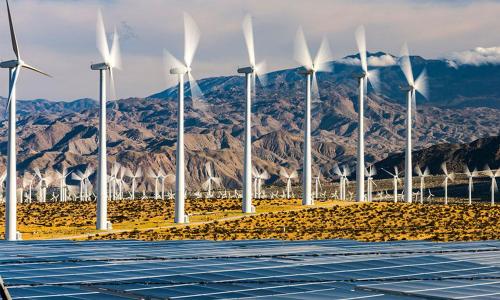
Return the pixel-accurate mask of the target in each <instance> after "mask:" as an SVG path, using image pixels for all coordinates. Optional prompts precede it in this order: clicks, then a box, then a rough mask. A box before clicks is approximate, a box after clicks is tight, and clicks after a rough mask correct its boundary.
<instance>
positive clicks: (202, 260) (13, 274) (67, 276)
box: [0, 240, 500, 299]
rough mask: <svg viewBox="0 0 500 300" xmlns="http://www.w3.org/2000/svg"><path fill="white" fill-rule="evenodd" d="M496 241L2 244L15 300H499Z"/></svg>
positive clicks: (1, 259)
mask: <svg viewBox="0 0 500 300" xmlns="http://www.w3.org/2000/svg"><path fill="white" fill-rule="evenodd" d="M499 251H500V241H484V242H467V243H464V242H455V243H434V242H425V241H403V242H383V243H362V242H356V241H349V240H324V241H276V240H256V241H230V242H227V241H226V242H211V241H165V242H143V241H88V242H73V241H24V242H0V253H1V255H0V275H1V276H2V277H3V279H4V281H5V284H6V286H7V288H8V290H9V292H10V294H11V296H12V298H13V299H255V298H257V299H365V298H369V299H422V297H424V298H435V299H499V298H500V252H499Z"/></svg>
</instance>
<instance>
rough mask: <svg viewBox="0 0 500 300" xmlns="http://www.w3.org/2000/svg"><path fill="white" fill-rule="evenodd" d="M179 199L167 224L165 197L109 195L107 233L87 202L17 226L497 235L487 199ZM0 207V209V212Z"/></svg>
mask: <svg viewBox="0 0 500 300" xmlns="http://www.w3.org/2000/svg"><path fill="white" fill-rule="evenodd" d="M186 204H187V205H186V208H187V212H188V213H189V214H190V215H191V217H190V219H191V224H188V225H175V224H174V223H173V211H174V207H173V202H172V201H159V200H146V201H144V200H143V201H140V200H136V201H111V202H110V204H109V216H110V220H111V222H112V223H113V231H111V232H110V233H105V232H98V231H96V230H95V228H94V224H95V203H91V202H88V203H75V202H66V203H44V204H41V203H36V204H26V205H19V209H18V214H19V230H20V231H21V232H22V233H23V238H24V239H47V238H63V237H64V238H74V239H143V240H165V239H211V240H234V239H268V238H276V239H292V240H297V239H331V238H349V239H356V240H362V241H387V240H415V239H429V240H436V241H456V240H485V239H499V238H500V228H499V227H498V223H499V221H500V220H499V219H500V208H499V207H498V206H491V205H488V204H475V205H464V204H453V205H447V206H445V205H441V204H425V205H421V204H406V203H385V202H384V203H363V204H359V203H354V202H340V201H324V202H317V204H316V205H315V206H313V207H304V206H302V205H301V204H300V200H298V199H292V200H286V199H277V200H255V205H256V206H257V214H255V215H250V216H245V215H243V214H242V213H241V212H240V200H237V199H229V200H202V199H200V200H189V201H187V203H186ZM3 209H4V208H3V207H1V208H0V214H1V216H2V218H3V215H4V213H3ZM1 221H2V222H3V220H1ZM2 230H3V228H2ZM1 235H3V232H2V233H1Z"/></svg>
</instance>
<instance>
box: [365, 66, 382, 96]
mask: <svg viewBox="0 0 500 300" xmlns="http://www.w3.org/2000/svg"><path fill="white" fill-rule="evenodd" d="M367 75H368V81H369V82H370V85H371V86H372V88H373V90H374V91H375V92H376V93H378V92H379V91H380V71H379V70H378V69H375V70H370V71H368V72H367Z"/></svg>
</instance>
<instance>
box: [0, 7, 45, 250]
mask: <svg viewBox="0 0 500 300" xmlns="http://www.w3.org/2000/svg"><path fill="white" fill-rule="evenodd" d="M5 2H6V3H7V14H8V17H9V28H10V38H11V42H12V50H14V54H15V55H16V59H12V60H7V61H2V62H1V63H0V68H5V69H9V98H8V100H7V109H8V110H9V118H8V133H7V134H8V135H7V136H8V140H7V187H6V202H5V206H6V207H5V239H6V240H9V241H15V240H18V237H19V238H20V235H19V236H18V233H17V221H16V218H17V216H16V209H17V208H16V206H17V195H16V191H17V184H16V175H17V171H16V156H17V150H16V83H17V80H18V78H19V73H20V72H21V69H22V68H24V69H28V70H31V71H35V72H37V73H40V74H42V75H45V76H49V77H50V75H48V74H47V73H45V72H42V71H40V70H39V69H37V68H35V67H32V66H30V65H28V64H27V63H25V62H24V61H23V60H22V59H21V52H20V51H19V46H18V44H17V39H16V34H15V32H14V24H13V20H12V15H11V13H10V7H9V1H8V0H6V1H5Z"/></svg>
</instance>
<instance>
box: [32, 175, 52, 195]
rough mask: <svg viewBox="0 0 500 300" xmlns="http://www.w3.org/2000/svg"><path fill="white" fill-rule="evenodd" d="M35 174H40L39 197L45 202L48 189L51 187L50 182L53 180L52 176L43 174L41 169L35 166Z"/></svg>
mask: <svg viewBox="0 0 500 300" xmlns="http://www.w3.org/2000/svg"><path fill="white" fill-rule="evenodd" d="M35 174H36V176H38V180H39V181H38V185H37V187H38V198H39V199H40V202H42V203H45V202H46V201H47V189H48V188H49V185H50V183H51V182H52V178H51V177H50V176H49V175H47V173H45V175H42V173H41V172H40V169H38V168H35Z"/></svg>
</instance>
